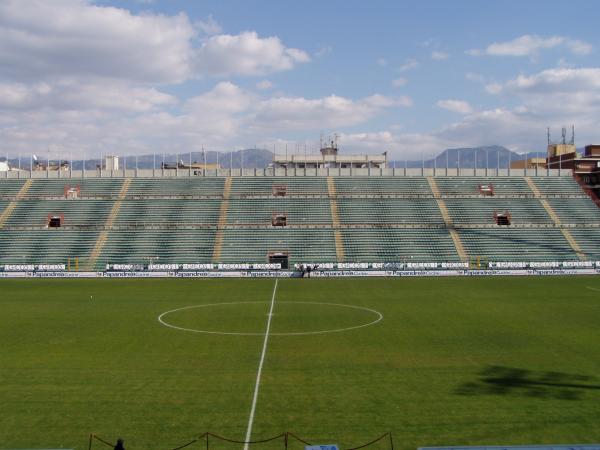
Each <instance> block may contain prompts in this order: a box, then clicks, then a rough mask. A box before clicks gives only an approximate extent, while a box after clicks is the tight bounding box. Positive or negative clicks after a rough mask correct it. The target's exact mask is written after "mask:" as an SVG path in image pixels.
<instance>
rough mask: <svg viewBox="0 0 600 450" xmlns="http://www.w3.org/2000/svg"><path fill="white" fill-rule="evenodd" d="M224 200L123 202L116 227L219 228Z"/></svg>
mask: <svg viewBox="0 0 600 450" xmlns="http://www.w3.org/2000/svg"><path fill="white" fill-rule="evenodd" d="M220 207H221V200H219V199H202V200H182V199H152V200H123V202H122V203H121V209H120V210H119V214H118V216H117V218H116V221H115V224H116V225H126V224H127V225H136V226H144V225H145V226H157V225H165V224H173V225H174V224H191V223H193V224H205V225H216V224H217V223H218V221H219V211H220Z"/></svg>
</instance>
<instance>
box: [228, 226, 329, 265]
mask: <svg viewBox="0 0 600 450" xmlns="http://www.w3.org/2000/svg"><path fill="white" fill-rule="evenodd" d="M269 251H288V252H289V257H290V262H291V263H296V262H331V261H335V260H336V254H335V243H334V237H333V230H332V229H331V228H319V229H291V228H271V229H268V228H267V229H263V228H258V229H237V230H236V229H226V230H225V240H224V243H223V248H222V251H221V262H225V263H241V262H267V254H268V252H269Z"/></svg>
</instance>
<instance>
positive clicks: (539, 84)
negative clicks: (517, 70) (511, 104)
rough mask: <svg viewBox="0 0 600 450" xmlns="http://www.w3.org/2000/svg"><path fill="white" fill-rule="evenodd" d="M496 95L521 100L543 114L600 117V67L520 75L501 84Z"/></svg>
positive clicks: (550, 70) (552, 70) (553, 70)
mask: <svg viewBox="0 0 600 450" xmlns="http://www.w3.org/2000/svg"><path fill="white" fill-rule="evenodd" d="M494 93H496V94H503V95H510V96H514V97H517V98H519V99H521V101H522V102H523V103H524V104H525V105H526V106H527V107H528V109H529V110H530V111H533V112H535V113H536V114H540V115H551V114H552V115H561V116H563V117H568V116H572V117H575V116H579V117H585V116H586V115H587V116H592V115H595V114H600V68H580V69H572V68H556V69H549V70H544V71H542V72H539V73H536V74H534V75H529V76H527V75H519V76H518V77H516V78H514V79H512V80H509V81H507V82H506V83H504V84H503V85H498V87H497V90H496V91H495V92H494Z"/></svg>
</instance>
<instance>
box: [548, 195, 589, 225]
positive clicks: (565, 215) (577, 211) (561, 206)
mask: <svg viewBox="0 0 600 450" xmlns="http://www.w3.org/2000/svg"><path fill="white" fill-rule="evenodd" d="M548 203H550V206H552V209H554V211H555V212H556V214H557V215H558V217H559V218H560V221H561V222H562V223H566V224H586V223H596V224H600V208H598V207H597V206H596V204H595V203H594V202H592V201H590V199H589V198H587V197H586V198H577V197H571V198H568V197H565V198H549V199H548Z"/></svg>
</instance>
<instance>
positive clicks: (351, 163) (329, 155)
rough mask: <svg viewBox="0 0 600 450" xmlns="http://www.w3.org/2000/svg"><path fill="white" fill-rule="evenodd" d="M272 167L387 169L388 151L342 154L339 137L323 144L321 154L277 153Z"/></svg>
mask: <svg viewBox="0 0 600 450" xmlns="http://www.w3.org/2000/svg"><path fill="white" fill-rule="evenodd" d="M271 167H274V168H275V169H285V168H287V169H329V168H331V169H367V168H377V169H385V168H386V167H387V152H383V153H382V154H380V155H340V154H339V150H338V145H337V138H334V139H332V140H330V141H329V142H328V143H326V144H325V145H323V142H321V150H320V154H291V155H288V154H284V155H281V154H279V155H278V154H275V155H273V162H272V164H271Z"/></svg>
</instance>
